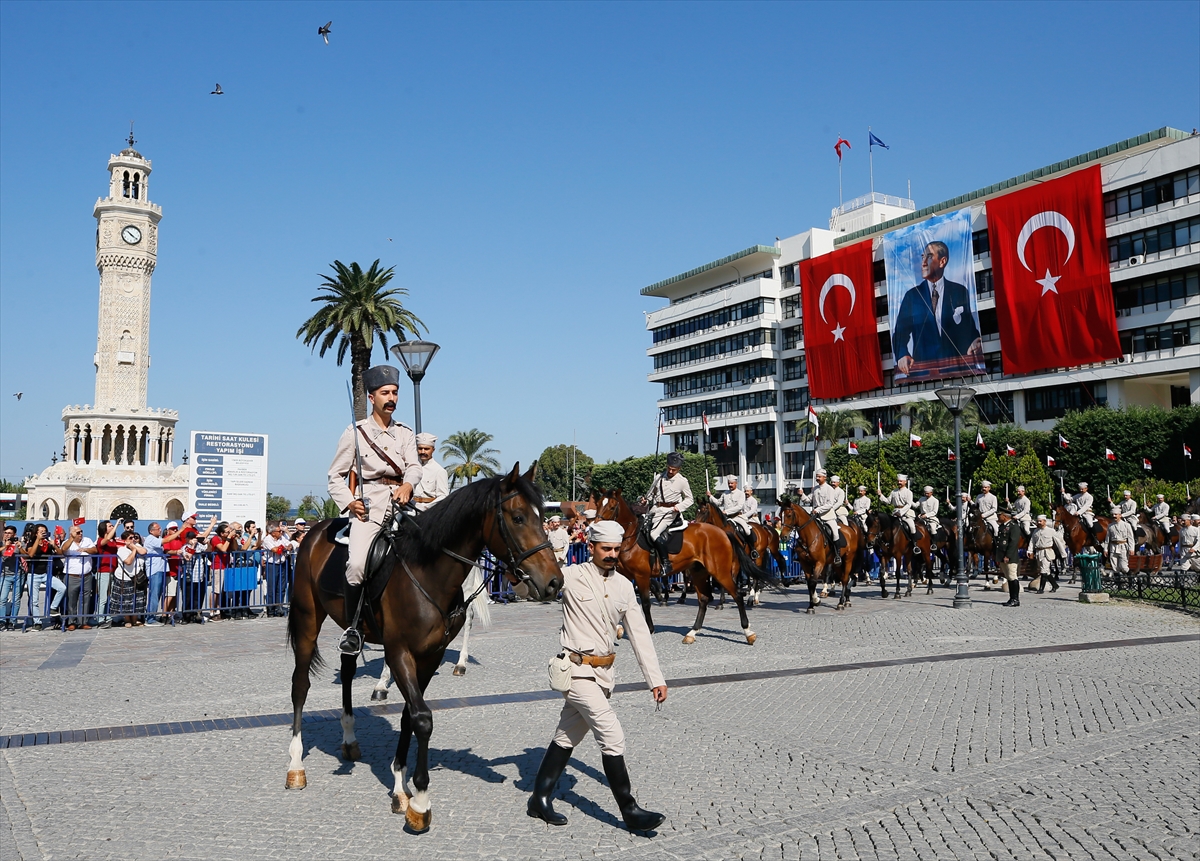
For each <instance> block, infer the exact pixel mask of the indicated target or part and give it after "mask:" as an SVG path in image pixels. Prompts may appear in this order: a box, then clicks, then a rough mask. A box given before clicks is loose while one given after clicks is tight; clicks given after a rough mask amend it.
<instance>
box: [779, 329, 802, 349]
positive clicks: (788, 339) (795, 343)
mask: <svg viewBox="0 0 1200 861" xmlns="http://www.w3.org/2000/svg"><path fill="white" fill-rule="evenodd" d="M803 340H804V327H803V326H792V327H791V328H790V329H784V330H783V349H785V350H794V349H796V348H797V347H799V346H800V342H801V341H803Z"/></svg>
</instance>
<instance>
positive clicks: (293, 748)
mask: <svg viewBox="0 0 1200 861" xmlns="http://www.w3.org/2000/svg"><path fill="white" fill-rule="evenodd" d="M288 755H289V756H290V757H291V761H290V762H289V763H288V770H289V771H303V770H304V763H303V761H302V760H303V757H304V742H303V741H302V740H301V738H300V733H295V734H294V735H292V743H291V744H290V745H288Z"/></svg>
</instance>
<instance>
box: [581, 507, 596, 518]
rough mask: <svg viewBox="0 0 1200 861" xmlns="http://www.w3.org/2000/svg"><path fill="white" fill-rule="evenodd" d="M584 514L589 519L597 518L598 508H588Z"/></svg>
mask: <svg viewBox="0 0 1200 861" xmlns="http://www.w3.org/2000/svg"><path fill="white" fill-rule="evenodd" d="M583 516H584V517H586V518H587V519H588V520H595V519H596V509H594V508H589V509H587V510H586V511H585V512H583Z"/></svg>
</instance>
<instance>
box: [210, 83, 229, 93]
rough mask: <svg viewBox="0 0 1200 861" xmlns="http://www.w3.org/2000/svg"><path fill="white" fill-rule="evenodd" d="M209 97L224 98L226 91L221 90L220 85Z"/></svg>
mask: <svg viewBox="0 0 1200 861" xmlns="http://www.w3.org/2000/svg"><path fill="white" fill-rule="evenodd" d="M209 95H210V96H223V95H225V91H224V90H222V89H221V85H220V84H217V88H216V89H215V90H213V91H212V92H211V93H209Z"/></svg>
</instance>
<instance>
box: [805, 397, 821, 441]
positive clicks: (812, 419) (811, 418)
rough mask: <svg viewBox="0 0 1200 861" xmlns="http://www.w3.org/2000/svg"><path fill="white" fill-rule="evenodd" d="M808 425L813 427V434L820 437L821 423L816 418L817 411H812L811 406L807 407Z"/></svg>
mask: <svg viewBox="0 0 1200 861" xmlns="http://www.w3.org/2000/svg"><path fill="white" fill-rule="evenodd" d="M807 418H808V423H809V424H810V425H812V426H813V434H814V435H816V436H820V435H821V422H820V420H819V419H818V418H817V411H816V410H814V409H813V407H812V404H809V405H808V416H807Z"/></svg>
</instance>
